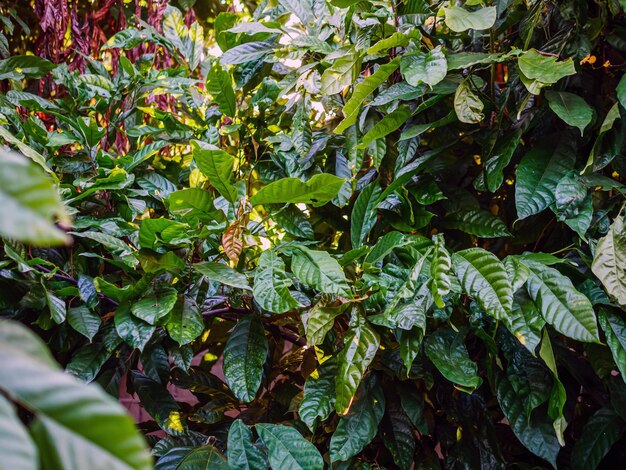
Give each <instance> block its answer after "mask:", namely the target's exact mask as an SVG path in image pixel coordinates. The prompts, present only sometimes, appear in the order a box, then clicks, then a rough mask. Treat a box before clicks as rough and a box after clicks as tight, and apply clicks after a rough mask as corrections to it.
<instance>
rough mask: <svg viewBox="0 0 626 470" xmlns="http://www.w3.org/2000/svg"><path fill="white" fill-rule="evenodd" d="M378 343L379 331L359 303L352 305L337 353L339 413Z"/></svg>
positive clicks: (346, 402) (369, 361)
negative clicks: (360, 308)
mask: <svg viewBox="0 0 626 470" xmlns="http://www.w3.org/2000/svg"><path fill="white" fill-rule="evenodd" d="M379 344H380V337H379V336H378V333H376V331H374V329H373V328H372V327H371V326H370V325H369V324H368V322H367V320H366V319H365V317H364V316H363V314H362V313H361V312H360V311H359V307H358V306H355V307H354V308H353V311H352V320H351V321H350V329H349V330H348V332H347V333H346V335H345V337H344V348H343V349H342V350H341V352H340V353H339V356H338V361H339V367H338V371H337V375H336V376H335V390H336V394H337V399H336V401H335V409H336V410H337V413H339V414H340V415H343V414H345V413H346V412H347V411H348V410H349V408H350V405H351V403H352V399H353V398H354V394H355V393H356V390H357V388H358V386H359V383H361V379H362V378H363V374H364V373H365V371H366V369H367V367H368V366H369V365H370V363H371V362H372V360H373V359H374V356H375V355H376V352H377V351H378V346H379Z"/></svg>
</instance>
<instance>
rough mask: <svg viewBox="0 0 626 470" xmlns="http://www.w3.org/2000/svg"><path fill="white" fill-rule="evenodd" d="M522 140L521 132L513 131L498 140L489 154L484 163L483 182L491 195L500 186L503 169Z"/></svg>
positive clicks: (502, 178)
mask: <svg viewBox="0 0 626 470" xmlns="http://www.w3.org/2000/svg"><path fill="white" fill-rule="evenodd" d="M521 139H522V131H521V130H519V129H518V130H514V131H513V132H511V133H509V134H507V135H506V136H505V137H503V138H501V139H498V141H497V142H496V145H495V147H494V149H493V151H492V152H491V156H490V157H489V159H487V161H486V162H485V181H486V183H487V189H489V191H491V192H492V193H493V192H495V191H497V190H498V188H499V187H500V186H502V181H503V180H504V173H503V172H504V169H505V168H506V167H507V165H508V164H509V162H510V161H511V158H512V157H513V153H514V152H515V149H517V147H518V145H519V143H520V140H521Z"/></svg>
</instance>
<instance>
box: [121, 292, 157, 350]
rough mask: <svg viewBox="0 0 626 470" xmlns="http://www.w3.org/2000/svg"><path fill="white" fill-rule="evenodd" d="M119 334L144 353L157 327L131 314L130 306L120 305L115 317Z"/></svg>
mask: <svg viewBox="0 0 626 470" xmlns="http://www.w3.org/2000/svg"><path fill="white" fill-rule="evenodd" d="M113 318H114V321H115V330H116V331H117V334H118V335H119V336H120V338H122V339H123V340H124V341H125V342H126V343H128V344H129V345H130V346H132V347H133V348H137V349H139V350H140V351H143V348H144V347H145V346H146V344H147V343H148V341H149V340H150V338H152V335H153V334H154V332H155V331H156V327H155V326H153V325H150V324H148V323H146V322H144V321H143V320H140V319H138V318H135V317H134V316H132V315H131V314H130V308H129V307H128V305H126V304H123V305H120V306H119V307H118V309H117V311H116V312H115V316H114V317H113Z"/></svg>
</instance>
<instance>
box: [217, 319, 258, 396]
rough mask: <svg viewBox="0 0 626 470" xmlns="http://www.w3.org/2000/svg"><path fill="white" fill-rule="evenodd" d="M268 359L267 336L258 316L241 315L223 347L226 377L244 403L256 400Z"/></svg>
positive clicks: (231, 387)
mask: <svg viewBox="0 0 626 470" xmlns="http://www.w3.org/2000/svg"><path fill="white" fill-rule="evenodd" d="M266 359H267V339H266V338H265V331H264V329H263V324H262V323H261V320H260V319H259V317H258V316H256V315H253V314H248V315H245V316H244V317H242V318H241V319H240V320H239V322H237V326H235V328H234V329H233V331H232V333H231V334H230V337H229V338H228V342H227V343H226V348H225V349H224V366H223V367H224V377H226V382H227V383H228V386H229V387H230V389H231V390H232V391H233V393H234V394H235V396H236V397H237V398H238V399H239V400H241V401H243V402H245V403H250V402H251V401H252V400H254V397H255V396H256V393H257V391H258V390H259V386H260V385H261V379H262V378H263V364H265V360H266Z"/></svg>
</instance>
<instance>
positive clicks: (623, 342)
mask: <svg viewBox="0 0 626 470" xmlns="http://www.w3.org/2000/svg"><path fill="white" fill-rule="evenodd" d="M600 326H601V327H602V330H604V334H605V335H606V343H607V344H608V345H609V348H610V349H611V354H613V359H614V360H615V364H617V368H618V369H619V371H620V373H621V374H622V379H623V380H624V382H626V321H624V320H623V319H622V318H621V317H619V316H617V315H615V314H613V313H611V312H608V311H606V310H603V311H601V312H600Z"/></svg>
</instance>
